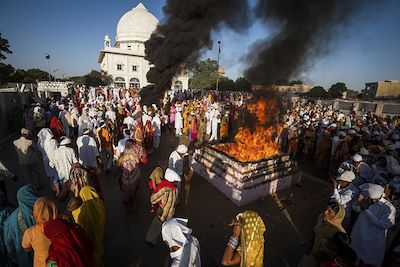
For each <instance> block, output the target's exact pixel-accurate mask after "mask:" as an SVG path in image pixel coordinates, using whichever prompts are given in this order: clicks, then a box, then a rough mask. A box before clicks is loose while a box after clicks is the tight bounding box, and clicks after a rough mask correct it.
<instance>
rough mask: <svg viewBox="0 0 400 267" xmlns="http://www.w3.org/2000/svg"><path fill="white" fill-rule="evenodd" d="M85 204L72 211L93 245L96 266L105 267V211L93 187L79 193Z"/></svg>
mask: <svg viewBox="0 0 400 267" xmlns="http://www.w3.org/2000/svg"><path fill="white" fill-rule="evenodd" d="M79 196H80V197H81V199H82V201H83V204H82V206H80V207H79V208H78V209H76V210H74V211H72V215H73V217H74V220H75V222H76V223H77V224H79V225H80V226H81V227H82V228H83V230H85V232H86V234H87V235H88V236H89V237H90V239H91V240H92V243H93V251H94V266H103V260H102V257H103V253H104V247H103V238H104V229H105V210H104V203H103V200H101V198H100V197H99V195H98V194H97V193H96V191H95V189H94V188H93V187H91V186H85V187H83V188H82V189H81V191H80V192H79Z"/></svg>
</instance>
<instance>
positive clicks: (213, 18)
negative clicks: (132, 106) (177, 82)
mask: <svg viewBox="0 0 400 267" xmlns="http://www.w3.org/2000/svg"><path fill="white" fill-rule="evenodd" d="M163 11H164V15H165V20H164V21H163V22H162V23H160V24H159V25H158V27H157V29H156V30H155V32H154V33H153V34H152V35H151V37H150V39H149V40H148V41H146V42H145V47H146V50H145V53H146V59H147V60H148V61H149V62H150V64H152V65H153V66H152V67H151V68H150V70H149V72H148V73H147V80H148V81H149V82H150V83H153V84H154V85H152V86H148V87H146V88H143V90H141V97H142V101H143V102H144V103H149V102H152V101H156V100H158V99H160V97H161V94H162V93H163V92H164V91H165V90H166V89H169V88H171V82H172V78H173V77H174V76H175V75H176V74H177V73H179V72H180V71H182V68H188V67H189V66H190V65H191V64H192V63H194V62H195V61H196V60H197V59H198V58H199V55H200V51H201V49H202V48H204V47H211V46H212V41H211V32H212V31H213V30H217V29H218V27H219V26H221V25H222V24H224V25H226V26H228V27H229V28H232V29H234V30H243V29H246V28H247V27H248V25H249V23H248V17H249V16H248V15H249V14H248V13H249V12H248V11H249V8H248V4H247V1H245V0H167V1H166V4H165V6H164V7H163Z"/></svg>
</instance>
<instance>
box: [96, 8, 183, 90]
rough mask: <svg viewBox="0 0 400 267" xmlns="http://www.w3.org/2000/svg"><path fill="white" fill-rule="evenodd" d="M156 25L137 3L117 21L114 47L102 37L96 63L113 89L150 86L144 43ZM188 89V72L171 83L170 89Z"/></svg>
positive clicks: (155, 19) (154, 18)
mask: <svg viewBox="0 0 400 267" xmlns="http://www.w3.org/2000/svg"><path fill="white" fill-rule="evenodd" d="M157 24H158V19H157V18H156V17H155V16H154V15H153V14H151V13H150V12H149V11H148V10H147V9H146V7H145V6H144V5H143V4H142V3H139V4H138V5H137V6H136V7H135V8H133V9H132V10H129V11H128V12H126V13H125V14H124V15H123V16H122V17H121V18H120V20H119V22H118V25H117V35H116V37H115V46H114V47H113V46H112V45H111V39H110V37H109V36H108V35H106V36H105V37H104V48H103V49H102V50H101V51H100V55H99V59H98V63H100V68H101V70H103V71H106V72H107V73H108V74H110V75H111V76H112V78H113V80H114V86H118V87H125V88H129V87H136V88H138V89H140V88H143V87H145V86H147V85H149V82H148V81H147V78H146V74H147V72H148V70H149V69H150V66H149V62H148V61H147V60H146V59H145V52H144V50H145V46H144V42H145V41H147V40H148V39H149V38H150V35H151V34H152V32H153V31H154V30H155V29H156V27H157ZM188 85H189V77H188V74H187V72H185V73H183V74H179V75H177V76H176V77H175V78H174V79H173V80H172V89H176V90H187V89H188Z"/></svg>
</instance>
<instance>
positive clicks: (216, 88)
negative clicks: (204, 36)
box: [215, 41, 221, 92]
mask: <svg viewBox="0 0 400 267" xmlns="http://www.w3.org/2000/svg"><path fill="white" fill-rule="evenodd" d="M220 53H221V41H218V57H217V84H216V85H215V90H216V91H217V92H218V82H219V54H220Z"/></svg>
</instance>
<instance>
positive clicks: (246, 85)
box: [235, 77, 251, 92]
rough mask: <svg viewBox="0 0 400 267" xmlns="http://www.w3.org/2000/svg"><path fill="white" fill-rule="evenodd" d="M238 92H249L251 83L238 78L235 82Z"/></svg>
mask: <svg viewBox="0 0 400 267" xmlns="http://www.w3.org/2000/svg"><path fill="white" fill-rule="evenodd" d="M235 84H236V89H237V90H238V91H245V92H251V83H250V82H249V81H248V80H246V79H245V78H243V77H239V78H237V79H236V81H235Z"/></svg>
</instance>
